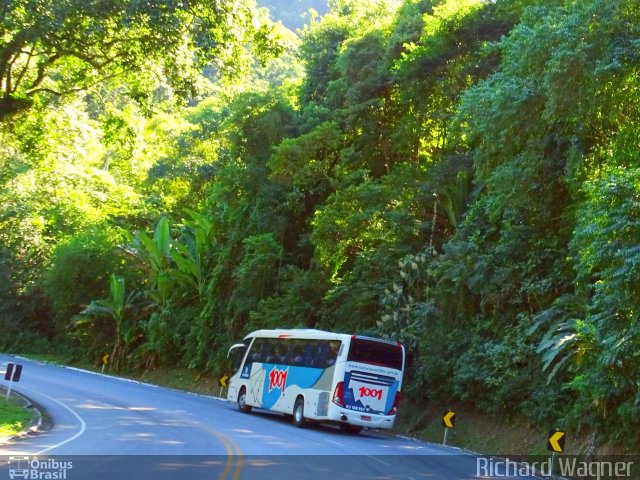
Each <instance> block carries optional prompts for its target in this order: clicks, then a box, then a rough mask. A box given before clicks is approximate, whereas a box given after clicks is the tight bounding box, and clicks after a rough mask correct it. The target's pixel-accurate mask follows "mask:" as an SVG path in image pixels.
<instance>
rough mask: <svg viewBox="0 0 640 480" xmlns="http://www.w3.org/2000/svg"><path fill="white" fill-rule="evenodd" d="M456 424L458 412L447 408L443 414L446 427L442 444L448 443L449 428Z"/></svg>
mask: <svg viewBox="0 0 640 480" xmlns="http://www.w3.org/2000/svg"><path fill="white" fill-rule="evenodd" d="M455 425H456V412H453V411H451V410H445V411H444V413H443V414H442V426H443V427H444V438H443V439H442V445H446V444H447V434H448V433H449V429H450V428H453V427H455Z"/></svg>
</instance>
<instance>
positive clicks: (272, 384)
mask: <svg viewBox="0 0 640 480" xmlns="http://www.w3.org/2000/svg"><path fill="white" fill-rule="evenodd" d="M288 374H289V369H288V368H287V369H286V370H278V369H277V368H275V367H274V368H273V369H271V372H270V373H269V393H271V390H273V389H276V388H279V389H280V390H282V391H283V392H284V389H285V388H286V387H287V375H288Z"/></svg>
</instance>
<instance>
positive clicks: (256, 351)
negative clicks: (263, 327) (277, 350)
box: [247, 338, 263, 363]
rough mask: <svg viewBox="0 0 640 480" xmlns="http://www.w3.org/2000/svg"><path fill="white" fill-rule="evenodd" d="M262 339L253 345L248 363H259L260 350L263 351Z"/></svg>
mask: <svg viewBox="0 0 640 480" xmlns="http://www.w3.org/2000/svg"><path fill="white" fill-rule="evenodd" d="M262 343H263V339H262V338H256V339H255V340H254V341H253V345H252V346H251V351H250V352H249V355H248V356H247V363H253V362H259V361H260V350H261V349H262Z"/></svg>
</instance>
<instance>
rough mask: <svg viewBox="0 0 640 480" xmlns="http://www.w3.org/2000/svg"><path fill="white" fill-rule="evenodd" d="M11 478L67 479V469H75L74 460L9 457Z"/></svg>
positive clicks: (34, 479)
mask: <svg viewBox="0 0 640 480" xmlns="http://www.w3.org/2000/svg"><path fill="white" fill-rule="evenodd" d="M8 464H9V478H10V479H12V480H13V479H14V478H27V479H33V480H66V479H67V478H68V477H67V471H68V470H71V469H73V462H61V461H58V460H56V459H54V458H46V459H38V458H37V457H32V458H29V457H9V461H8Z"/></svg>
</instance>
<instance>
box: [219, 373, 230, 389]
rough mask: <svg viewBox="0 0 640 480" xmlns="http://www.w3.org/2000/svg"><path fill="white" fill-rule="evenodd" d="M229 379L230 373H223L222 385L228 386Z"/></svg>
mask: <svg viewBox="0 0 640 480" xmlns="http://www.w3.org/2000/svg"><path fill="white" fill-rule="evenodd" d="M227 380H229V376H228V375H223V376H222V377H220V380H219V382H220V386H221V387H226V386H227Z"/></svg>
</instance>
